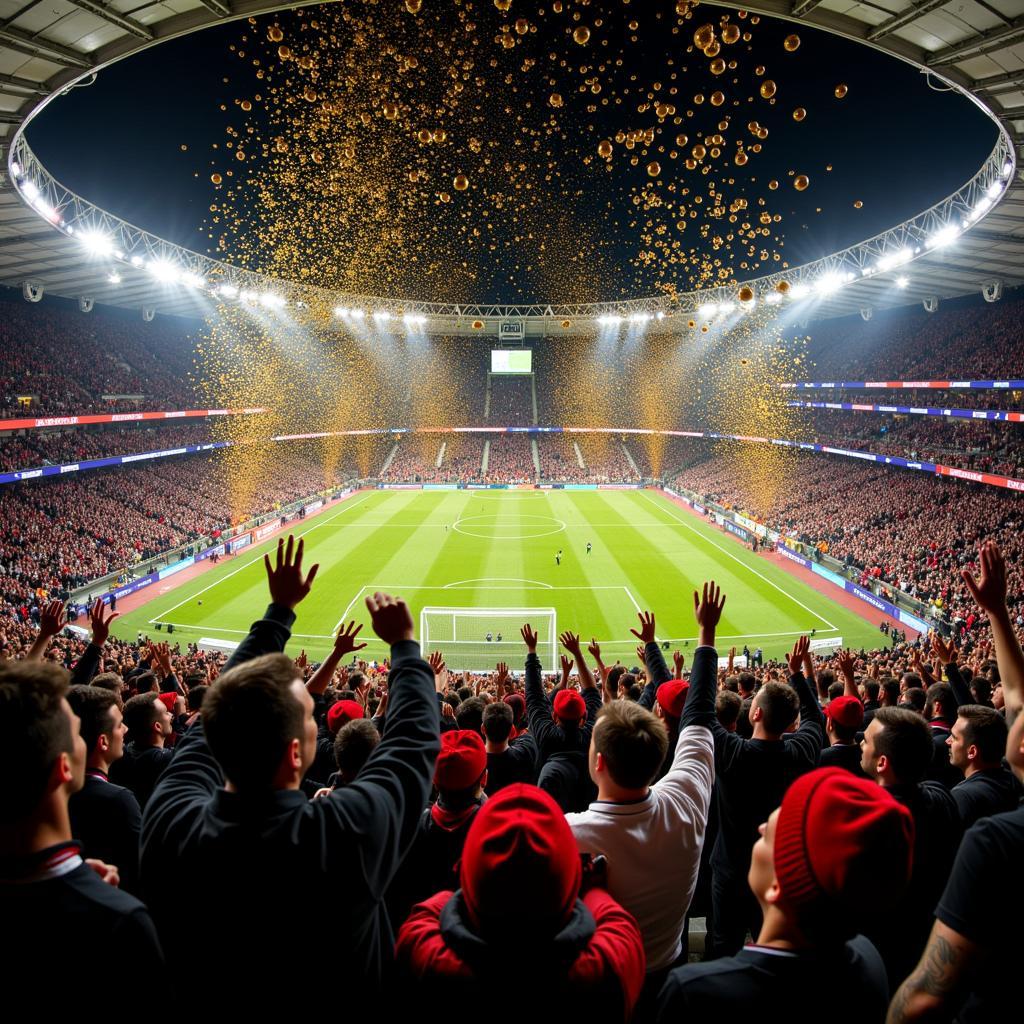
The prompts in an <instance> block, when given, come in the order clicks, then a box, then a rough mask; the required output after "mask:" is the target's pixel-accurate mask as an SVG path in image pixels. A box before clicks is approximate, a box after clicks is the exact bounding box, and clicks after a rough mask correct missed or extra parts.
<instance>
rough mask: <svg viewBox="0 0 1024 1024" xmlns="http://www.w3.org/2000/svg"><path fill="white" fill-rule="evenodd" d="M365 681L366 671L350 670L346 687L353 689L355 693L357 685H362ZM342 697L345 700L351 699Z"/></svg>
mask: <svg viewBox="0 0 1024 1024" xmlns="http://www.w3.org/2000/svg"><path fill="white" fill-rule="evenodd" d="M365 682H366V673H365V672H350V673H349V677H348V683H347V684H346V688H347V689H349V690H351V691H352V692H353V694H354V693H355V690H356V687H357V686H362V685H363V683H365ZM342 699H343V700H349V699H350V698H348V697H344V698H342Z"/></svg>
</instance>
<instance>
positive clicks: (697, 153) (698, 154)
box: [692, 142, 708, 160]
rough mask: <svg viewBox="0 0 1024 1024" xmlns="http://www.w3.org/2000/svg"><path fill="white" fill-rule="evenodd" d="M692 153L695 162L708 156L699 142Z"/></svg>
mask: <svg viewBox="0 0 1024 1024" xmlns="http://www.w3.org/2000/svg"><path fill="white" fill-rule="evenodd" d="M692 152H693V159H694V160H703V159H704V157H706V156H707V155H708V151H707V150H706V149H705V148H704V147H703V146H702V145H701V144H700V143H699V142H698V143H697V145H696V146H694V147H693V150H692Z"/></svg>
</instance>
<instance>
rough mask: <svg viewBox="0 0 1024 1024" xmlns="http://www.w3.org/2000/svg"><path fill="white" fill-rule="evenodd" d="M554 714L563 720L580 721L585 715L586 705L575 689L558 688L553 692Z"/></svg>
mask: <svg viewBox="0 0 1024 1024" xmlns="http://www.w3.org/2000/svg"><path fill="white" fill-rule="evenodd" d="M555 714H556V715H558V717H559V718H560V719H561V720H562V721H563V722H582V721H583V719H584V718H586V717H587V705H586V704H585V703H584V702H583V698H582V697H581V696H580V695H579V694H578V693H577V692H576V691H575V690H559V691H558V693H556V694H555Z"/></svg>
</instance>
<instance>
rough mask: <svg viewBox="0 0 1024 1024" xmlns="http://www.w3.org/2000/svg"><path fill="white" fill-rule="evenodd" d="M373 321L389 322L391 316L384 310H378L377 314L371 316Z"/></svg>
mask: <svg viewBox="0 0 1024 1024" xmlns="http://www.w3.org/2000/svg"><path fill="white" fill-rule="evenodd" d="M373 319H374V320H390V319H391V314H390V313H389V312H388V311H387V310H386V309H378V310H377V312H376V313H374V314H373Z"/></svg>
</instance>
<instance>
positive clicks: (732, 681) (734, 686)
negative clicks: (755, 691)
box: [722, 676, 740, 695]
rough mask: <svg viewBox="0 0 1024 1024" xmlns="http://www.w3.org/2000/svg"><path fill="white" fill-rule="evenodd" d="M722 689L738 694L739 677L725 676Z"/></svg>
mask: <svg viewBox="0 0 1024 1024" xmlns="http://www.w3.org/2000/svg"><path fill="white" fill-rule="evenodd" d="M722 689H723V690H728V691H729V692H730V693H735V694H737V695H738V694H739V692H740V681H739V679H738V678H737V677H736V676H726V678H725V682H723V683H722Z"/></svg>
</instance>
